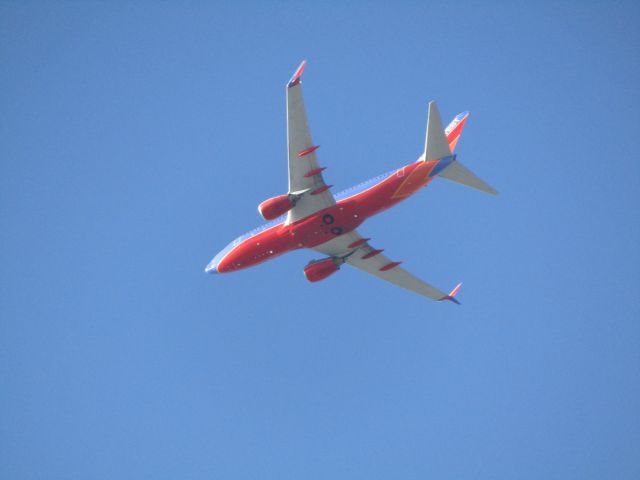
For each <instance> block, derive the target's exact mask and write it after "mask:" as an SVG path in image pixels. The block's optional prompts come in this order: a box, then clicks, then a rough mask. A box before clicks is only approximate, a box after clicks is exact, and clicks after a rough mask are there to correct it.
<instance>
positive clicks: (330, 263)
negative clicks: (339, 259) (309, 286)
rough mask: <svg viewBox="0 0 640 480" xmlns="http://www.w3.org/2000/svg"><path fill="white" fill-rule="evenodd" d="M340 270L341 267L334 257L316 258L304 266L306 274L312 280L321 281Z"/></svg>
mask: <svg viewBox="0 0 640 480" xmlns="http://www.w3.org/2000/svg"><path fill="white" fill-rule="evenodd" d="M338 270H340V267H338V265H337V264H336V261H335V260H334V259H333V258H325V259H324V260H315V261H313V262H311V263H309V264H308V265H307V266H306V267H304V276H305V277H307V280H309V281H310V282H319V281H320V280H324V279H325V278H327V277H328V276H329V275H331V274H333V273H335V272H337V271H338Z"/></svg>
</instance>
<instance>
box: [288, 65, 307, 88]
mask: <svg viewBox="0 0 640 480" xmlns="http://www.w3.org/2000/svg"><path fill="white" fill-rule="evenodd" d="M306 64H307V61H306V60H303V61H302V63H301V64H300V66H299V67H298V69H297V70H296V73H294V74H293V77H291V80H289V83H288V84H287V87H288V88H291V87H295V86H296V85H298V84H299V83H300V77H302V72H304V67H305V65H306Z"/></svg>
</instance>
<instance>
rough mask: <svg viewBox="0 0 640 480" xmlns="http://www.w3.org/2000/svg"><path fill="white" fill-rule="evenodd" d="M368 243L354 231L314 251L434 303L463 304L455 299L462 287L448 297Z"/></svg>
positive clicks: (456, 288)
mask: <svg viewBox="0 0 640 480" xmlns="http://www.w3.org/2000/svg"><path fill="white" fill-rule="evenodd" d="M368 240H369V239H368V238H364V237H362V236H361V235H360V234H359V233H358V232H356V231H355V230H353V231H352V232H349V233H346V234H344V235H340V236H339V237H336V238H334V239H333V240H330V241H328V242H326V243H323V244H322V245H318V246H317V247H314V248H313V249H314V250H316V251H318V252H322V253H324V254H325V255H330V256H332V257H335V258H338V259H342V260H343V261H344V262H345V263H348V264H349V265H351V266H353V267H356V268H357V269H359V270H362V271H363V272H367V273H370V274H371V275H374V276H376V277H378V278H380V279H382V280H386V281H387V282H390V283H393V284H394V285H397V286H399V287H402V288H406V289H407V290H411V291H412V292H415V293H417V294H419V295H423V296H425V297H428V298H430V299H432V300H451V301H453V302H455V303H458V304H459V303H460V302H458V300H456V299H455V298H454V297H455V295H456V293H458V290H459V289H460V286H461V284H458V285H457V286H456V287H455V288H454V289H453V290H452V291H451V292H450V293H448V294H447V293H445V292H443V291H442V290H440V289H438V288H436V287H434V286H432V285H429V284H428V283H427V282H424V281H422V280H420V279H419V278H417V277H415V276H413V275H412V274H410V273H409V272H407V271H406V270H405V269H404V268H402V267H400V266H399V265H400V263H401V262H392V261H391V260H390V259H389V258H388V257H387V256H385V255H383V254H382V250H376V249H374V248H372V247H371V246H370V245H369V243H368Z"/></svg>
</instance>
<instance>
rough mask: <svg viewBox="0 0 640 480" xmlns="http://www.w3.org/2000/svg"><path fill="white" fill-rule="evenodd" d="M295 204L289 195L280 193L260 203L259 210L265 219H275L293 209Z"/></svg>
mask: <svg viewBox="0 0 640 480" xmlns="http://www.w3.org/2000/svg"><path fill="white" fill-rule="evenodd" d="M293 205H294V204H293V202H292V201H291V199H290V198H289V195H279V196H277V197H273V198H270V199H269V200H265V201H264V202H262V203H261V204H260V205H258V211H259V212H260V215H262V217H263V218H264V219H265V220H274V219H276V218H278V217H279V216H280V215H283V214H285V213H287V212H288V211H289V210H291V209H292V208H293Z"/></svg>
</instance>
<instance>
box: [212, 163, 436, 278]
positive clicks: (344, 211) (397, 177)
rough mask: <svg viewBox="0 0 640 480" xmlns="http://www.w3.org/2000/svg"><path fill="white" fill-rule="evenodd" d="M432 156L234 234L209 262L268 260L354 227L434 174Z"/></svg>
mask: <svg viewBox="0 0 640 480" xmlns="http://www.w3.org/2000/svg"><path fill="white" fill-rule="evenodd" d="M437 164H438V160H432V161H428V162H423V161H418V162H415V163H411V164H409V165H407V166H405V167H402V168H400V169H399V170H396V171H395V172H392V173H389V174H386V175H384V176H382V177H383V178H381V179H380V180H379V181H378V182H377V183H376V182H375V181H374V182H373V183H371V184H368V183H365V184H363V186H359V187H354V189H353V191H351V190H347V191H346V192H345V193H346V194H347V196H345V197H344V198H341V196H338V197H337V198H338V201H337V203H336V204H335V205H333V206H331V207H329V208H326V209H324V210H321V211H319V212H317V213H315V214H313V215H310V216H308V217H306V218H303V219H302V220H299V221H297V222H295V223H292V224H290V225H285V222H284V221H281V222H279V223H276V224H275V225H273V226H268V227H267V228H265V229H258V230H257V231H256V232H255V233H253V232H252V233H249V234H247V235H243V236H242V237H239V238H238V239H236V240H235V241H234V242H232V243H231V244H230V245H229V246H228V247H227V248H225V249H224V250H223V251H221V252H220V253H219V254H218V255H217V256H216V258H214V260H213V261H212V262H211V263H212V265H211V268H212V269H213V268H215V271H216V272H218V273H224V272H233V271H236V270H241V269H244V268H248V267H252V266H254V265H257V264H259V263H262V262H265V261H267V260H271V259H272V258H275V257H277V256H279V255H282V254H283V253H287V252H289V251H291V250H296V249H299V248H313V247H316V246H318V245H320V244H323V243H325V242H328V241H329V240H331V239H333V238H335V237H336V236H338V235H342V234H344V233H348V232H350V231H352V230H354V229H356V228H357V227H358V226H360V224H362V223H363V222H364V221H365V220H366V219H367V218H369V217H371V216H373V215H376V214H378V213H380V212H382V211H383V210H386V209H388V208H390V207H393V206H394V205H396V204H397V203H400V202H401V201H403V200H405V199H407V198H409V197H410V196H411V195H413V194H414V193H415V192H417V191H418V190H420V189H421V188H422V187H424V186H425V185H427V184H428V183H429V182H430V181H431V180H432V179H433V178H435V177H434V176H431V173H432V171H434V168H435V167H436V165H437Z"/></svg>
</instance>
